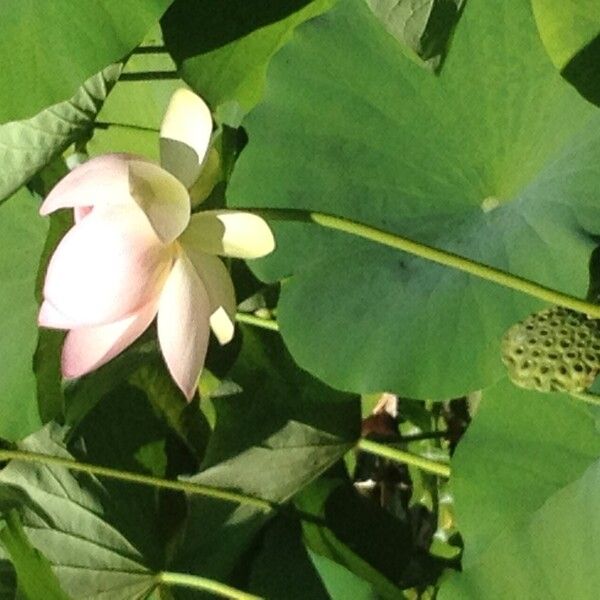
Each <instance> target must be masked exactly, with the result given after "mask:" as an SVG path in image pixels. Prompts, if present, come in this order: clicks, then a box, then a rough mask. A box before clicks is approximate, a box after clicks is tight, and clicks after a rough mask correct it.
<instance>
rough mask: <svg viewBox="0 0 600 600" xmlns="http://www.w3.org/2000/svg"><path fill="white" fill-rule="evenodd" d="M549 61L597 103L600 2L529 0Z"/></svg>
mask: <svg viewBox="0 0 600 600" xmlns="http://www.w3.org/2000/svg"><path fill="white" fill-rule="evenodd" d="M532 5H533V10H534V13H535V18H536V21H537V24H538V28H539V31H540V36H541V38H542V41H543V42H544V45H545V46H546V50H547V51H548V54H549V55H550V58H551V59H552V62H553V63H554V64H555V65H556V66H557V67H558V68H559V69H560V70H561V72H562V74H563V76H564V77H565V78H566V79H567V80H568V81H570V82H571V83H572V84H573V85H574V86H575V87H576V88H577V89H578V90H579V91H580V92H581V94H583V96H585V97H586V98H587V99H588V100H591V101H592V102H595V103H596V104H598V105H600V4H599V3H598V2H596V0H532Z"/></svg>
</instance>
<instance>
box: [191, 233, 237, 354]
mask: <svg viewBox="0 0 600 600" xmlns="http://www.w3.org/2000/svg"><path fill="white" fill-rule="evenodd" d="M183 249H184V251H185V252H186V253H187V255H188V257H189V259H190V260H191V261H192V264H193V265H194V268H195V269H196V273H198V276H199V277H200V279H201V280H202V282H203V283H204V287H205V288H206V291H207V292H208V298H209V301H210V312H211V317H210V326H211V329H212V330H213V333H214V334H215V336H216V338H217V339H218V340H219V343H220V344H227V343H228V342H230V341H231V339H232V338H233V334H234V321H235V311H236V301H235V289H234V287H233V281H232V280H231V276H230V275H229V271H228V270H227V268H226V267H225V265H224V264H223V261H222V260H221V259H220V258H218V257H216V256H212V255H210V254H205V253H204V252H202V251H199V250H198V249H196V248H194V247H193V246H192V247H186V246H185V245H183Z"/></svg>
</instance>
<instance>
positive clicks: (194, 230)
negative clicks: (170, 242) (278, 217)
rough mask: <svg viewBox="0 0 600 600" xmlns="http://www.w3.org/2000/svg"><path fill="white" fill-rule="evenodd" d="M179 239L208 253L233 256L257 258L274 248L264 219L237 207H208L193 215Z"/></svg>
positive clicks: (273, 240) (269, 230) (272, 238)
mask: <svg viewBox="0 0 600 600" xmlns="http://www.w3.org/2000/svg"><path fill="white" fill-rule="evenodd" d="M181 241H182V243H183V244H185V245H186V246H192V247H194V248H197V249H198V250H201V251H202V252H206V253H207V254H221V255H224V256H232V257H234V258H259V257H261V256H265V255H266V254H269V253H270V252H272V251H273V250H274V249H275V238H274V237H273V233H272V232H271V228H270V227H269V226H268V225H267V222H266V221H265V220H264V219H262V218H261V217H259V216H258V215H254V214H251V213H247V212H242V211H237V210H207V211H204V212H200V213H197V214H195V215H193V216H192V218H191V220H190V224H189V226H188V228H187V229H186V230H185V232H184V233H183V235H182V236H181Z"/></svg>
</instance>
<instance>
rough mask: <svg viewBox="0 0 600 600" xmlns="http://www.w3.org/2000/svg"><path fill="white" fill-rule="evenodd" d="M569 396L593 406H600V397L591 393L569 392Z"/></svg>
mask: <svg viewBox="0 0 600 600" xmlns="http://www.w3.org/2000/svg"><path fill="white" fill-rule="evenodd" d="M569 395H570V396H572V397H573V398H577V399H578V400H582V401H583V402H586V403H587V404H591V405H592V406H600V396H598V394H591V393H590V392H569Z"/></svg>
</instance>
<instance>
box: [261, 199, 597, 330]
mask: <svg viewBox="0 0 600 600" xmlns="http://www.w3.org/2000/svg"><path fill="white" fill-rule="evenodd" d="M254 212H256V213H257V214H260V215H261V216H263V217H265V218H266V219H269V218H270V219H274V220H284V221H303V222H313V223H316V224H318V225H321V227H326V228H327V229H333V230H335V231H343V232H345V233H348V234H350V235H355V236H357V237H361V238H364V239H367V240H370V241H372V242H376V243H378V244H381V245H383V246H388V247H390V248H395V249H396V250H401V251H402V252H407V253H409V254H412V255H414V256H418V257H419V258H424V259H425V260H429V261H431V262H434V263H437V264H440V265H444V266H446V267H450V268H452V269H456V270H458V271H462V272H463V273H468V274H469V275H473V276H475V277H478V278H480V279H485V280H486V281H491V282H493V283H496V284H498V285H501V286H503V287H506V288H509V289H512V290H516V291H518V292H521V293H523V294H527V295H528V296H532V297H533V298H537V299H538V300H543V301H544V302H548V303H550V304H557V305H559V306H564V307H565V308H570V309H571V310H575V311H577V312H580V313H584V314H586V315H588V316H589V317H591V318H594V319H599V318H600V305H599V304H592V303H590V302H586V301H585V300H581V299H579V298H576V297H575V296H571V295H569V294H564V293H562V292H559V291H558V290H554V289H552V288H548V287H546V286H543V285H540V284H539V283H535V282H533V281H530V280H529V279H525V278H523V277H519V276H517V275H511V274H510V273H508V272H506V271H502V270H501V269H496V268H495V267H490V266H488V265H485V264H482V263H479V262H477V261H474V260H471V259H470V258H465V257H464V256H460V255H458V254H454V253H453V252H446V251H445V250H440V249H439V248H434V247H433V246H428V245H427V244H422V243H420V242H416V241H414V240H411V239H409V238H407V237H403V236H400V235H396V234H394V233H390V232H388V231H383V230H381V229H377V228H376V227H370V226H369V225H364V224H362V223H358V222H356V221H352V220H351V219H346V218H344V217H337V216H335V215H330V214H326V213H320V212H312V211H307V210H296V209H264V210H260V209H258V210H255V211H254Z"/></svg>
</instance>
